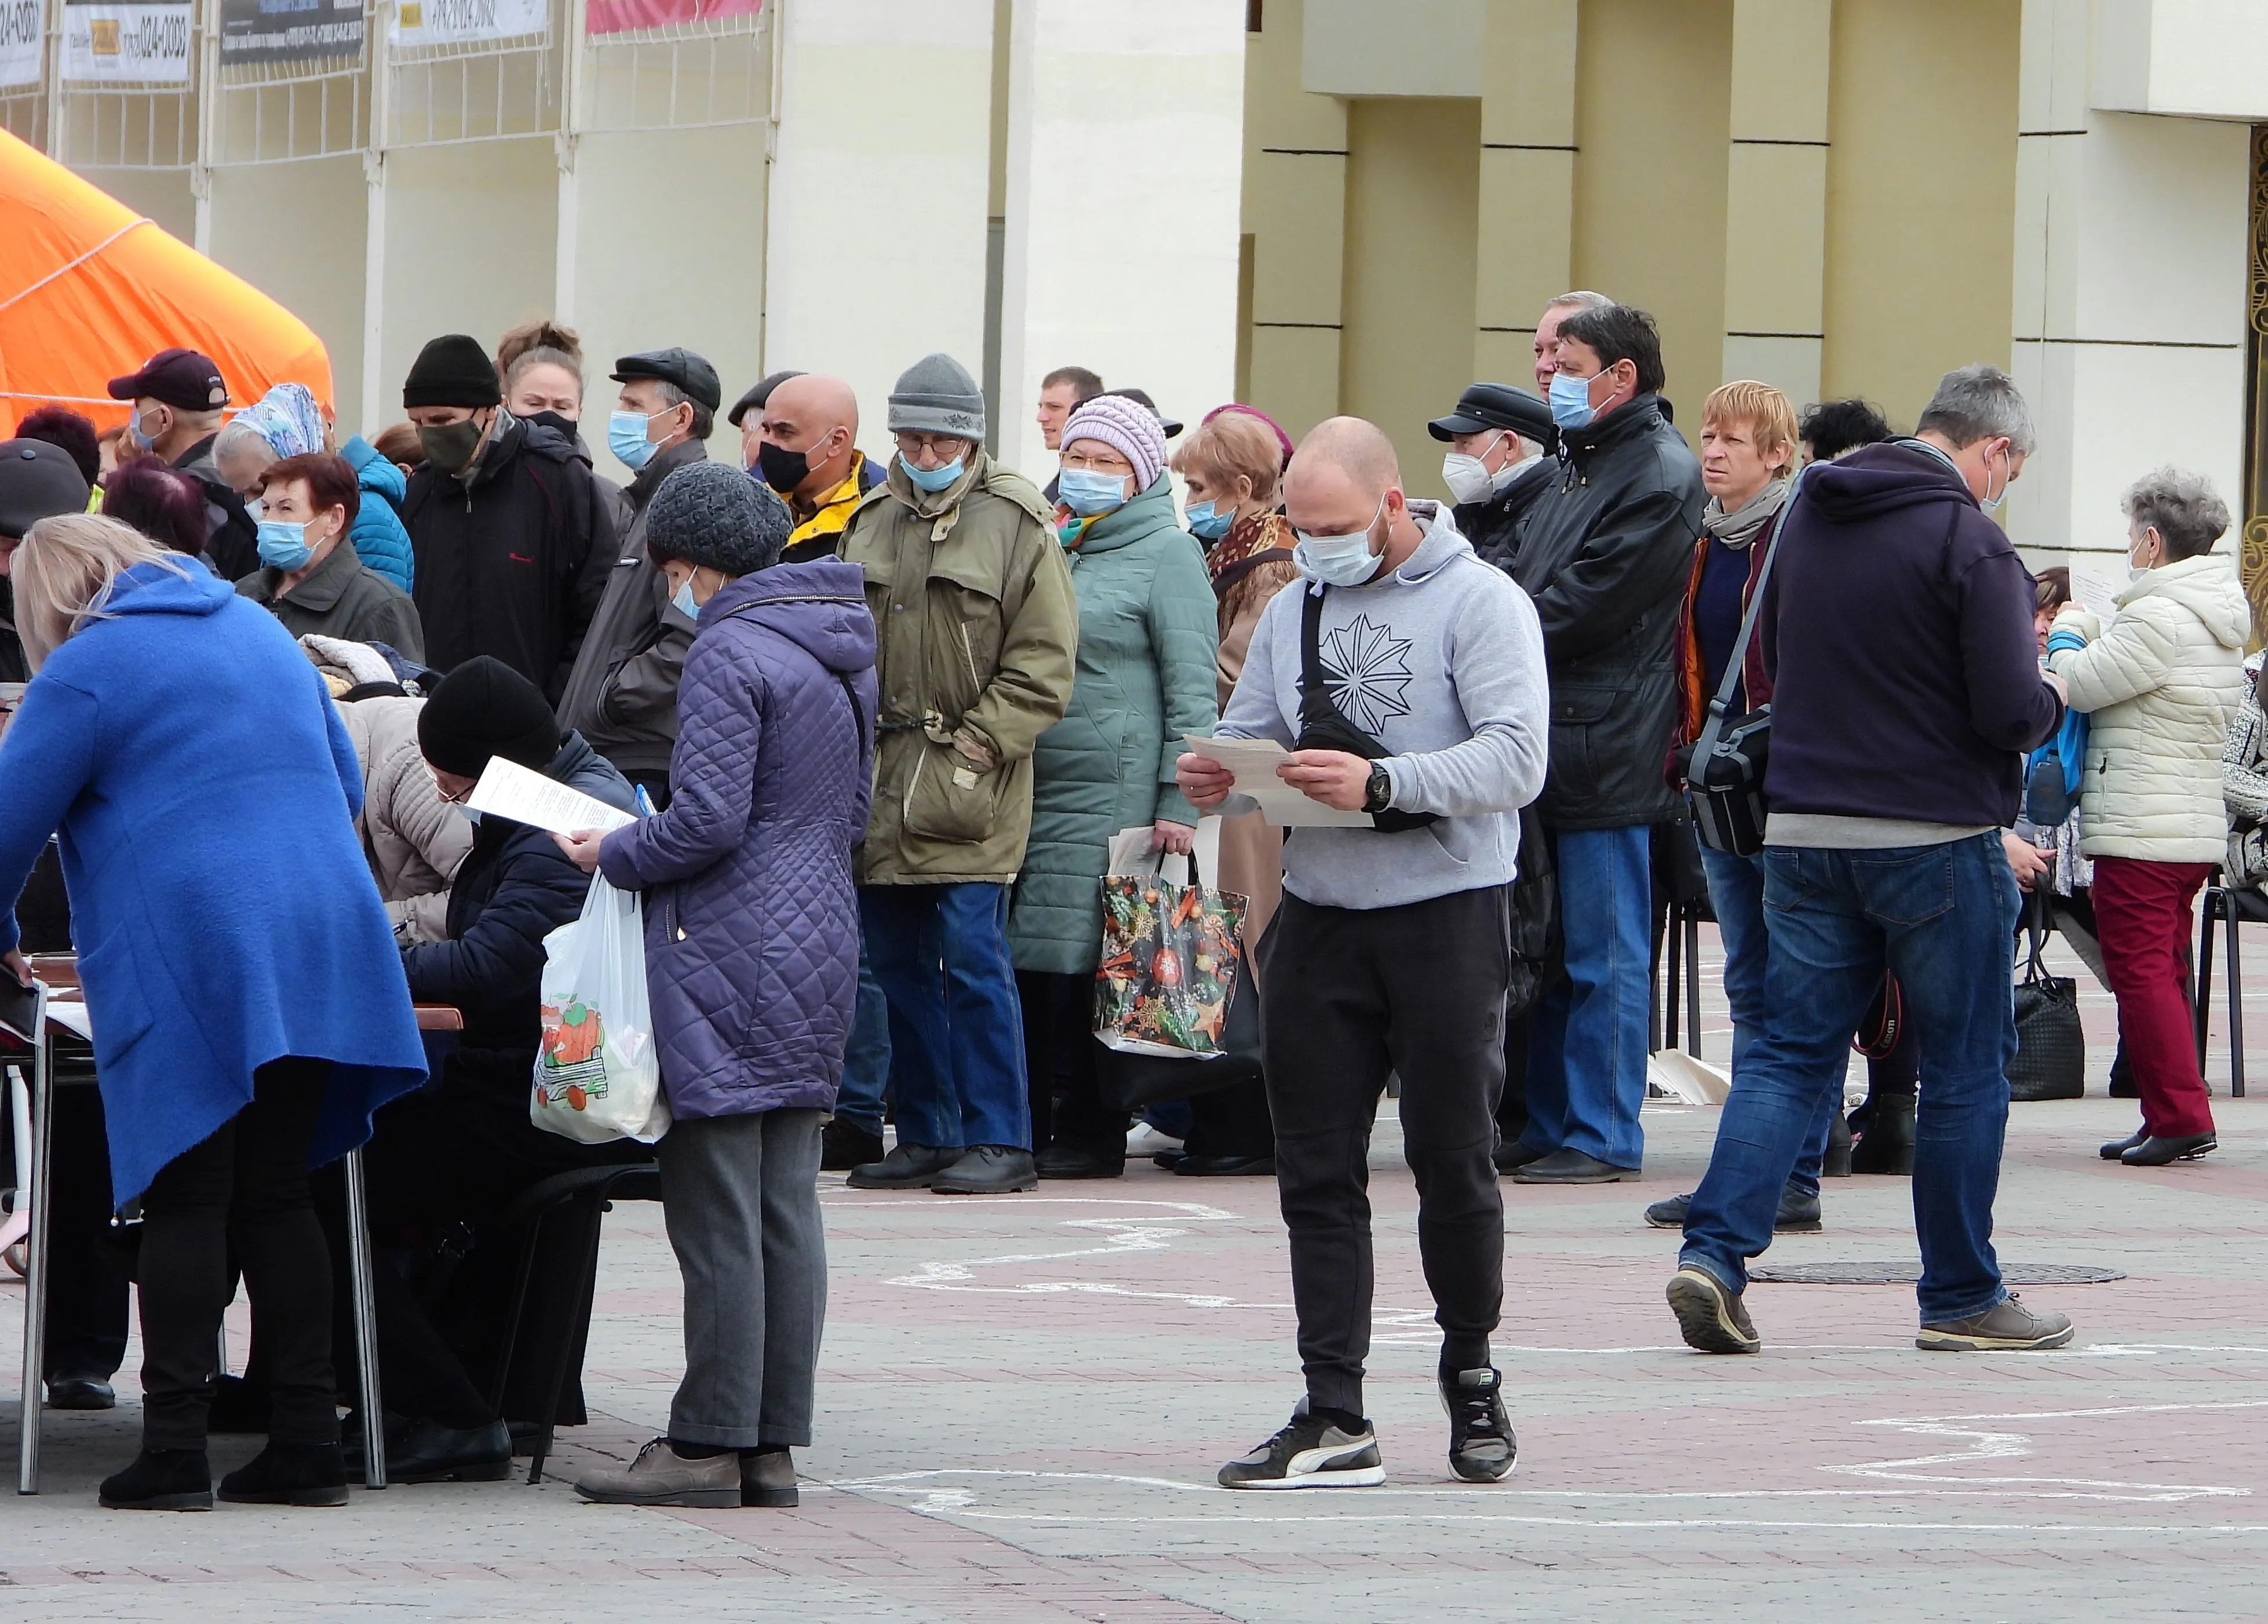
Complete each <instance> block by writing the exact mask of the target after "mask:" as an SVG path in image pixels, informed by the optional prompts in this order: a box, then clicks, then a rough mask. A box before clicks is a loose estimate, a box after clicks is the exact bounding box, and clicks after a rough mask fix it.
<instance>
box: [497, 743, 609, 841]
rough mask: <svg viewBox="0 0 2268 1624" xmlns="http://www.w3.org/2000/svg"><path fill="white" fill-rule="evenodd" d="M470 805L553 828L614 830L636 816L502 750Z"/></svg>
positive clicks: (565, 831)
mask: <svg viewBox="0 0 2268 1624" xmlns="http://www.w3.org/2000/svg"><path fill="white" fill-rule="evenodd" d="M465 805H468V806H469V807H471V808H472V809H473V810H474V811H475V812H479V813H480V814H481V815H482V816H483V817H489V818H509V819H512V821H513V822H514V823H524V824H527V826H528V827H531V828H536V829H549V830H550V831H551V833H552V834H580V833H581V832H582V831H583V830H585V829H599V830H602V831H605V832H607V833H612V832H613V831H614V830H616V829H619V828H621V827H622V826H623V825H624V824H626V823H635V822H637V819H634V818H632V817H631V816H630V813H628V812H616V811H615V809H614V808H613V807H611V806H609V805H607V804H606V803H605V802H604V801H601V800H597V799H594V798H593V797H590V796H587V795H585V794H584V793H583V792H582V791H581V790H571V789H569V788H568V787H567V786H566V785H565V784H563V783H560V782H559V781H558V780H556V779H555V778H546V777H545V776H544V775H542V774H541V773H538V772H532V771H530V770H529V769H528V768H525V767H522V766H521V765H520V764H519V762H517V761H505V760H504V757H502V756H500V755H498V756H491V757H490V758H489V765H488V770H487V771H486V772H484V773H482V775H481V781H480V783H477V784H475V785H474V786H473V793H472V798H471V799H469V800H468V801H467V802H466V803H465Z"/></svg>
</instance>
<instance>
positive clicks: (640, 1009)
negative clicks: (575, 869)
mask: <svg viewBox="0 0 2268 1624" xmlns="http://www.w3.org/2000/svg"><path fill="white" fill-rule="evenodd" d="M542 1015H543V1042H542V1046H541V1047H540V1048H539V1049H538V1050H537V1052H536V1056H535V1088H534V1093H533V1094H532V1095H531V1096H530V1097H529V1099H528V1106H527V1118H528V1121H531V1122H534V1124H535V1125H536V1126H537V1127H538V1128H543V1129H546V1130H547V1131H549V1132H550V1133H555V1134H557V1135H560V1136H561V1137H563V1138H566V1139H577V1140H580V1141H581V1142H582V1143H585V1144H603V1143H606V1142H607V1141H608V1140H611V1139H636V1140H638V1141H640V1142H642V1143H646V1144H652V1143H653V1142H654V1141H655V1140H657V1139H659V1138H660V1137H661V1136H662V1135H664V1134H666V1133H667V1132H668V1131H669V1102H668V1101H667V1100H666V1099H664V1098H663V1097H662V1092H661V1061H660V1056H659V1054H657V1053H656V1052H655V1048H654V1040H653V1012H652V1008H651V1007H650V1006H649V1005H648V1003H647V1002H646V996H645V915H644V910H643V909H642V908H640V907H639V905H638V896H637V893H636V892H634V891H617V890H615V888H614V886H612V885H608V883H607V877H606V876H605V875H603V874H594V875H593V876H592V877H591V894H590V895H589V897H587V898H586V899H585V900H584V903H583V916H582V917H581V918H580V919H578V920H576V921H575V922H573V923H572V924H565V925H562V926H560V927H559V929H557V930H554V931H553V932H552V933H551V934H550V935H549V936H547V937H544V938H543V993H542Z"/></svg>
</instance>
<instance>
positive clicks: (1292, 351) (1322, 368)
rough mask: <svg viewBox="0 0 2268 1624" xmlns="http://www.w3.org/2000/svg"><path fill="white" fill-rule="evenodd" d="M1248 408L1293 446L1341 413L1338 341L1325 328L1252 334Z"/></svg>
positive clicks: (1261, 329)
mask: <svg viewBox="0 0 2268 1624" xmlns="http://www.w3.org/2000/svg"><path fill="white" fill-rule="evenodd" d="M1247 403H1248V404H1249V405H1253V406H1256V407H1258V408H1260V409H1261V410H1262V411H1263V412H1265V413H1267V414H1268V415H1270V417H1273V418H1274V419H1275V420H1276V421H1277V422H1278V423H1281V424H1283V425H1284V432H1285V433H1286V434H1288V435H1290V436H1291V437H1292V438H1293V439H1294V440H1297V439H1298V438H1299V437H1300V436H1301V435H1303V434H1305V433H1307V430H1310V429H1312V428H1314V426H1315V425H1316V424H1317V423H1321V422H1322V420H1323V419H1324V418H1326V417H1335V416H1337V415H1338V409H1339V335H1338V334H1337V332H1335V331H1333V330H1331V329H1330V328H1329V327H1255V328H1253V329H1252V392H1251V393H1250V395H1249V396H1248V400H1247Z"/></svg>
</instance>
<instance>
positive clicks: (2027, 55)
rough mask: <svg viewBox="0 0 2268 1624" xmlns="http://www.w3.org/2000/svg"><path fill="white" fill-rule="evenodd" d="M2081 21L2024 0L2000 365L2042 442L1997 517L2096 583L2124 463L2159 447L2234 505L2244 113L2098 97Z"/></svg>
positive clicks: (2245, 262)
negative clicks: (2005, 334) (2129, 108)
mask: <svg viewBox="0 0 2268 1624" xmlns="http://www.w3.org/2000/svg"><path fill="white" fill-rule="evenodd" d="M2094 27H2095V18H2094V17H2093V15H2092V11H2091V8H2090V7H2089V6H2088V4H2087V0H2025V4H2024V9H2023V23H2022V30H2023V31H2022V57H2021V62H2022V71H2021V81H2020V92H2019V94H2020V100H2019V114H2018V117H2019V123H2018V135H2017V163H2016V192H2017V200H2016V212H2015V223H2016V224H2015V283H2014V327H2013V330H2012V331H2013V336H2014V345H2013V357H2014V358H2013V364H2012V370H2013V371H2014V376H2015V378H2016V381H2017V383H2018V385H2019V386H2021V388H2022V390H2023V392H2024V396H2025V399H2026V400H2028V401H2029V403H2030V405H2031V408H2032V414H2033V417H2034V420H2035V422H2036V424H2037V426H2038V430H2039V438H2040V445H2039V449H2038V451H2037V452H2036V453H2035V454H2034V456H2033V457H2032V459H2031V460H2030V461H2029V463H2028V464H2027V465H2026V467H2025V468H2024V473H2023V477H2022V478H2021V479H2020V480H2019V481H2017V482H2016V483H2015V485H2014V487H2013V488H2012V489H2010V491H2009V494H2008V506H2007V524H2008V528H2009V531H2010V533H2012V534H2013V535H2014V537H2015V539H2016V540H2017V541H2018V543H2019V544H2020V545H2021V546H2022V547H2024V548H2025V550H2026V552H2027V555H2028V556H2029V557H2030V558H2031V559H2032V561H2033V562H2035V563H2046V562H2064V561H2065V560H2066V559H2068V561H2069V562H2070V563H2071V564H2072V565H2073V569H2074V571H2083V572H2085V573H2086V574H2088V575H2089V576H2091V577H2095V580H2096V590H2097V593H2098V595H2100V594H2101V593H2102V592H2104V591H2106V590H2107V589H2108V588H2110V587H2111V586H2113V585H2116V584H2123V583H2124V572H2125V550H2126V521H2125V518H2124V516H2123V515H2122V513H2121V512H2120V511H2119V505H2118V503H2119V497H2120V496H2121V494H2122V493H2123V492H2124V489H2125V488H2126V487H2127V486H2128V485H2130V484H2131V483H2132V482H2133V481H2134V480H2135V479H2136V478H2138V477H2139V476H2140V475H2141V474H2145V473H2147V472H2148V471H2149V470H2150V469H2152V468H2154V467H2157V466H2159V465H2160V464H2161V463H2168V462H2170V463H2173V464H2175V465H2176V466H2177V467H2183V468H2187V469H2190V470H2192V471H2194V472H2197V473H2199V474H2205V476H2206V477H2207V478H2209V479H2211V480H2212V481H2213V486H2214V489H2217V490H2218V491H2219V492H2220V495H2221V496H2222V498H2223V499H2224V500H2225V501H2227V502H2228V503H2229V506H2230V508H2231V510H2232V511H2238V512H2241V511H2242V506H2243V495H2244V492H2243V483H2242V458H2243V434H2244V430H2243V425H2244V417H2245V340H2246V330H2247V318H2246V312H2247V308H2248V289H2249V281H2248V276H2249V268H2250V244H2251V237H2250V213H2249V208H2248V203H2249V198H2250V184H2249V180H2250V144H2251V132H2250V129H2249V128H2248V127H2247V126H2246V125H2244V124H2242V123H2239V122H2234V121H2222V120H2216V119H2204V118H2179V117H2154V116H2137V115H2136V114H2128V113H2118V112H2108V111H2104V110H2102V107H2100V106H2099V105H2098V104H2099V102H2100V101H2101V99H2102V98H2101V97H2098V96H2096V95H2095V93H2094V92H2095V88H2096V84H2097V81H2098V79H2099V76H2100V75H2101V74H2102V71H2103V65H2102V63H2101V62H2100V61H2099V60H2098V59H2099V57H2100V55H2101V52H2100V51H2099V49H2098V46H2099V44H2100V43H2101V41H2098V40H2096V39H2095V37H2094V33H2093V30H2094ZM2258 601H2259V594H2258V592H2257V589H2256V603H2257V602H2258ZM2096 607H2101V606H2100V605H2096Z"/></svg>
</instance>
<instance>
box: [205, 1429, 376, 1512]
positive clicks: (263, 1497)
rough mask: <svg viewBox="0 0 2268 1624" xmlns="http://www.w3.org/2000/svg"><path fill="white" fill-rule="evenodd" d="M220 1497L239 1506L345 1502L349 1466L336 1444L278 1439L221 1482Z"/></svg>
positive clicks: (272, 1440)
mask: <svg viewBox="0 0 2268 1624" xmlns="http://www.w3.org/2000/svg"><path fill="white" fill-rule="evenodd" d="M220 1497H221V1498H222V1499H224V1500H226V1501H229V1502H230V1503H232V1504H236V1505H344V1504H345V1503H347V1466H346V1461H345V1459H344V1458H342V1456H341V1455H340V1453H339V1446H338V1445H337V1444H284V1443H278V1442H276V1440H274V1439H272V1438H271V1439H270V1440H269V1444H268V1447H267V1448H266V1449H263V1450H261V1451H260V1452H259V1453H258V1454H257V1455H254V1457H253V1458H252V1459H251V1460H250V1461H249V1462H248V1463H247V1464H246V1465H244V1466H239V1467H238V1468H237V1469H236V1470H235V1471H233V1472H232V1473H229V1474H228V1475H227V1476H226V1477H225V1478H223V1479H221V1481H220Z"/></svg>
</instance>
